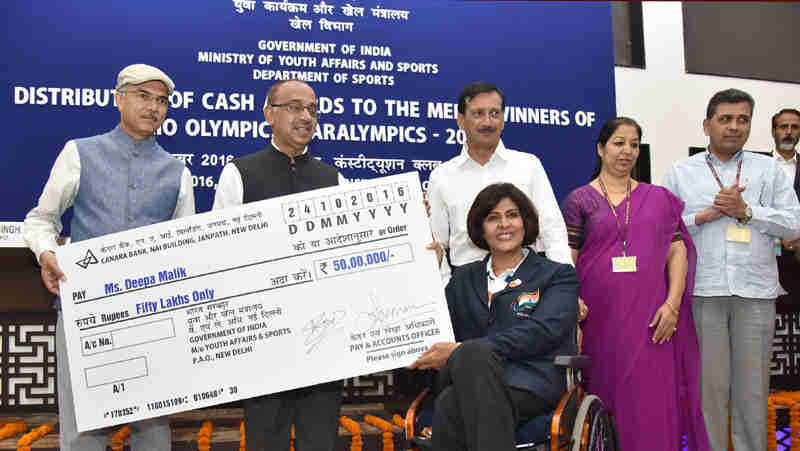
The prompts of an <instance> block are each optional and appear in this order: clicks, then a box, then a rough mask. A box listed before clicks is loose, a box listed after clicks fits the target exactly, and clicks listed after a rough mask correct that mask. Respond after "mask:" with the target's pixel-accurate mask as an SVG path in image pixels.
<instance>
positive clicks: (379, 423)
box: [364, 415, 394, 451]
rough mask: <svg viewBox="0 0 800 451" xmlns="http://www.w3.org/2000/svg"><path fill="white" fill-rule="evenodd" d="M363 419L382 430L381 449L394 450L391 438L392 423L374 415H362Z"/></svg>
mask: <svg viewBox="0 0 800 451" xmlns="http://www.w3.org/2000/svg"><path fill="white" fill-rule="evenodd" d="M364 421H365V422H366V423H367V424H371V425H373V426H375V427H376V428H378V429H380V430H381V431H383V433H382V434H381V435H382V437H383V451H394V439H393V438H392V432H393V429H392V423H389V422H388V421H386V420H384V419H383V418H379V417H376V416H375V415H364Z"/></svg>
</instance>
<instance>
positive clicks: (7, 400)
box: [0, 313, 57, 410]
mask: <svg viewBox="0 0 800 451" xmlns="http://www.w3.org/2000/svg"><path fill="white" fill-rule="evenodd" d="M3 316H4V318H3V319H2V320H0V350H2V353H1V354H0V408H25V409H30V410H40V409H41V410H54V409H55V408H56V405H57V397H56V348H55V333H56V316H55V314H13V313H12V314H5V315H3Z"/></svg>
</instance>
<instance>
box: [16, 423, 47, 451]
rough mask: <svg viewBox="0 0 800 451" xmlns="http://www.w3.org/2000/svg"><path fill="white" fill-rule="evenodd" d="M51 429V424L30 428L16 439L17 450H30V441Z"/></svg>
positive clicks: (42, 435)
mask: <svg viewBox="0 0 800 451" xmlns="http://www.w3.org/2000/svg"><path fill="white" fill-rule="evenodd" d="M52 430H53V425H52V424H43V425H41V426H39V427H38V428H36V429H32V430H31V431H30V432H28V433H27V434H25V435H23V436H22V437H20V439H19V440H17V451H31V443H33V442H35V441H36V440H39V439H40V438H42V437H44V436H45V435H47V434H49V433H50V432H51V431H52Z"/></svg>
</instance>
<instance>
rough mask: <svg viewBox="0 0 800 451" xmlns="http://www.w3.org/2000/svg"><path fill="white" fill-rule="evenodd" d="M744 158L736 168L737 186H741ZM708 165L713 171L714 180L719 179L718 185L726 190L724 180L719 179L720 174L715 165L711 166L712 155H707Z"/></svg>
mask: <svg viewBox="0 0 800 451" xmlns="http://www.w3.org/2000/svg"><path fill="white" fill-rule="evenodd" d="M743 160H744V158H742V159H741V160H739V165H738V166H737V167H736V186H739V177H740V176H741V175H742V161H743ZM706 163H707V164H708V168H709V169H711V173H712V174H714V178H715V179H717V184H718V185H719V189H725V187H724V186H723V185H722V180H720V179H719V174H717V170H716V169H714V165H713V164H711V155H709V154H706Z"/></svg>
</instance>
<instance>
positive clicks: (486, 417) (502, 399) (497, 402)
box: [433, 342, 553, 451]
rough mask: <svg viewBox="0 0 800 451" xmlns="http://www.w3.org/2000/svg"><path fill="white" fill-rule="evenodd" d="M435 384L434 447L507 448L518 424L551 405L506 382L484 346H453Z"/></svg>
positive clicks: (500, 367) (440, 450)
mask: <svg viewBox="0 0 800 451" xmlns="http://www.w3.org/2000/svg"><path fill="white" fill-rule="evenodd" d="M436 385H437V387H436V388H437V390H438V395H437V397H436V407H435V411H434V416H433V449H434V450H436V451H451V450H452V451H456V450H458V451H462V450H465V449H467V450H470V451H495V450H497V451H511V450H513V449H514V445H515V436H516V429H517V426H518V425H519V424H521V423H523V422H527V421H528V420H530V419H531V418H533V417H536V416H539V415H544V414H546V413H548V412H550V411H551V410H552V409H553V406H552V405H550V403H548V402H546V401H544V400H542V399H541V398H539V397H538V396H536V395H535V394H533V393H531V392H529V391H527V390H519V389H516V388H512V387H509V386H507V385H506V383H505V381H504V380H503V364H502V362H501V361H500V359H499V358H498V357H497V356H496V355H495V354H494V353H492V351H491V350H490V349H489V348H488V347H487V346H485V345H483V344H476V343H470V342H467V343H464V344H462V345H461V346H459V347H458V348H456V350H455V351H453V354H451V355H450V358H449V359H448V360H447V363H446V364H445V366H444V367H442V369H441V371H439V376H438V379H437V384H436Z"/></svg>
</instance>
